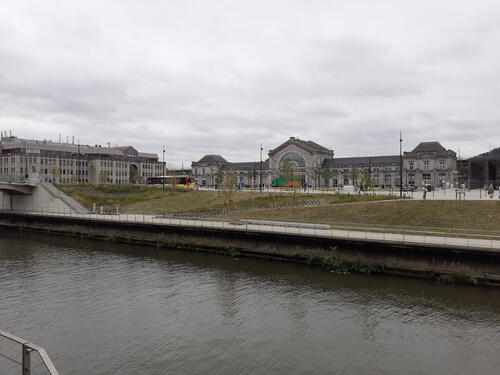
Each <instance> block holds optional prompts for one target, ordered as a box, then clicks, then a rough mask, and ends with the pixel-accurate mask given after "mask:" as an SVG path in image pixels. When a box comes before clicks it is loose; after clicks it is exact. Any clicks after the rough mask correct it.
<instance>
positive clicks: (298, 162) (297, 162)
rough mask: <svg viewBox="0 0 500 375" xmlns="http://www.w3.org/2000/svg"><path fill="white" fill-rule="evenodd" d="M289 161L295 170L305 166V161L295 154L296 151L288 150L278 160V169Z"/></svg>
mask: <svg viewBox="0 0 500 375" xmlns="http://www.w3.org/2000/svg"><path fill="white" fill-rule="evenodd" d="M287 162H288V163H290V165H291V166H292V167H293V169H294V170H295V171H299V170H304V169H305V167H306V162H305V161H304V158H303V157H302V156H300V155H299V154H297V153H296V152H289V153H288V154H286V155H284V156H283V157H282V158H281V160H280V169H281V168H282V167H283V164H285V163H287Z"/></svg>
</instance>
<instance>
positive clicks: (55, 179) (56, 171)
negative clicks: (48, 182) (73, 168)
mask: <svg viewBox="0 0 500 375" xmlns="http://www.w3.org/2000/svg"><path fill="white" fill-rule="evenodd" d="M49 170H50V174H51V176H52V182H59V181H58V177H59V173H60V171H59V168H57V167H56V166H55V165H53V166H51V167H50V169H49Z"/></svg>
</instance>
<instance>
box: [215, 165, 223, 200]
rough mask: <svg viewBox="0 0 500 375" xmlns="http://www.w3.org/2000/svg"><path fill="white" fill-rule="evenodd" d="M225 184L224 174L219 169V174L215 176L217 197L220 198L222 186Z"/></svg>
mask: <svg viewBox="0 0 500 375" xmlns="http://www.w3.org/2000/svg"><path fill="white" fill-rule="evenodd" d="M223 182H224V174H223V173H222V171H221V170H220V169H219V170H218V171H217V174H216V175H215V184H216V185H217V195H218V196H219V197H220V189H221V188H222V184H223Z"/></svg>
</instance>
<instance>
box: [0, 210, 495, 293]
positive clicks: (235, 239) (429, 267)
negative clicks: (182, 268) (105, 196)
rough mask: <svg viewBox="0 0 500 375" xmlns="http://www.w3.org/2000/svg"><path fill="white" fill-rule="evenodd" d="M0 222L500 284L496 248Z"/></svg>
mask: <svg viewBox="0 0 500 375" xmlns="http://www.w3.org/2000/svg"><path fill="white" fill-rule="evenodd" d="M0 227H3V228H5V229H10V230H18V231H23V230H28V231H33V232H41V233H47V234H52V235H59V236H69V237H76V238H85V239H95V240H101V241H107V242H115V243H125V244H136V245H137V244H139V245H148V246H155V247H159V248H169V249H177V250H188V251H199V252H209V253H215V254H222V255H229V256H232V257H252V258H259V259H265V260H273V261H284V262H293V263H302V264H305V265H309V266H314V267H318V268H322V269H325V270H327V271H331V272H338V273H363V274H387V275H395V276H405V277H413V278H420V279H430V280H435V281H437V282H442V283H457V284H469V285H484V286H495V287H500V267H499V260H500V253H498V252H496V253H495V252H490V251H480V250H473V251H471V250H470V249H450V248H443V247H438V246H436V247H428V246H426V247H423V246H418V245H415V246H410V245H403V244H396V243H383V244H382V243H377V242H370V241H363V240H352V239H351V240H339V239H330V238H319V237H318V238H315V237H310V236H303V235H296V234H276V233H262V232H247V231H233V230H228V229H215V228H200V227H185V226H182V227H181V226H176V225H158V224H147V223H144V224H142V223H141V224H138V223H127V222H109V221H100V220H85V219H80V218H68V217H40V216H35V215H27V214H20V213H2V217H1V219H0Z"/></svg>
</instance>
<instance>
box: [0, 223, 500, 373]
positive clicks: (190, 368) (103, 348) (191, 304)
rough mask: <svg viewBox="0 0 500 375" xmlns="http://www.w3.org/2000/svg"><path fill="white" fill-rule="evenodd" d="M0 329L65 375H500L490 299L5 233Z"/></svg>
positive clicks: (2, 369) (0, 240)
mask: <svg viewBox="0 0 500 375" xmlns="http://www.w3.org/2000/svg"><path fill="white" fill-rule="evenodd" d="M0 329H1V330H4V331H8V332H10V333H13V334H16V335H18V336H21V337H24V338H28V339H30V340H31V341H32V342H34V343H36V344H39V345H41V346H43V347H45V349H46V350H47V352H48V353H49V355H50V356H51V358H52V360H53V361H54V363H55V365H56V367H57V368H58V370H59V372H60V373H61V374H82V375H83V374H85V375H90V374H106V375H109V374H121V375H123V374H489V375H490V374H498V373H500V290H497V289H489V288H475V287H470V286H457V285H455V286H448V285H438V284H436V283H433V282H429V281H421V280H412V279H406V278H397V277H388V276H387V277H386V276H364V275H338V274H333V273H328V272H325V271H322V270H318V269H314V268H309V267H306V266H302V265H293V264H284V263H278V262H269V261H261V260H253V259H245V258H240V259H235V258H231V257H224V256H219V255H211V254H202V253H194V252H182V251H172V250H165V249H155V248H151V247H145V246H129V245H121V244H110V243H105V242H98V241H90V240H79V239H71V238H65V237H52V236H44V235H35V234H27V233H22V234H19V233H13V232H4V231H2V232H0ZM0 344H1V345H0V353H2V352H1V351H2V350H4V353H5V351H9V350H11V347H10V346H8V344H6V343H5V342H3V341H2V342H0ZM2 348H3V349H2ZM9 353H10V354H11V355H14V354H16V353H17V352H9ZM8 362H9V361H7V360H5V359H4V358H0V374H7V373H9V371H11V370H12V365H11V364H10V362H9V363H8ZM37 371H38V369H37ZM11 373H16V374H18V373H20V371H19V369H18V370H17V372H11ZM37 373H43V372H40V371H39V372H37Z"/></svg>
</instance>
